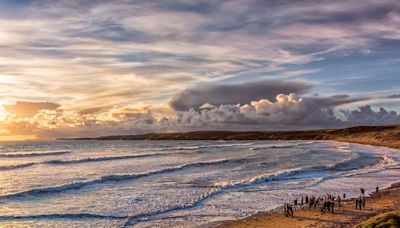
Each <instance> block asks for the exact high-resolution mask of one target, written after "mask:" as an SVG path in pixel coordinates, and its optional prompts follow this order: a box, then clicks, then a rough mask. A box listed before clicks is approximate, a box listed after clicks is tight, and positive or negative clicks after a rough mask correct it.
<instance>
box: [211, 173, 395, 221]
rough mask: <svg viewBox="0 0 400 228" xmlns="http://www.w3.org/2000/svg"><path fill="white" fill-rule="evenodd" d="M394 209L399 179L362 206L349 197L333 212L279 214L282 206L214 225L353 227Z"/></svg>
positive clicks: (368, 199) (302, 210)
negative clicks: (289, 215) (267, 211)
mask: <svg viewBox="0 0 400 228" xmlns="http://www.w3.org/2000/svg"><path fill="white" fill-rule="evenodd" d="M399 178H400V177H399ZM397 209H400V183H398V184H394V185H392V187H390V188H388V189H385V190H380V191H379V193H377V194H376V193H374V194H372V195H371V196H368V197H366V207H365V208H363V209H362V210H356V209H355V199H350V200H346V201H344V202H343V204H342V208H337V206H335V213H334V214H332V213H329V212H327V213H321V211H320V210H318V209H316V210H311V211H309V210H308V209H301V210H296V211H295V212H294V217H293V218H291V217H289V218H288V217H284V216H283V213H282V212H281V211H282V209H278V210H277V211H276V212H269V213H259V214H257V215H254V216H251V217H248V218H244V219H241V220H237V221H228V222H226V223H223V224H220V225H217V226H216V227H218V228H244V227H249V228H251V227H273V228H280V227H282V228H291V227H353V226H354V225H357V224H359V223H360V222H362V221H364V220H366V219H368V218H370V217H372V216H375V215H378V214H380V213H384V212H388V211H392V210H397Z"/></svg>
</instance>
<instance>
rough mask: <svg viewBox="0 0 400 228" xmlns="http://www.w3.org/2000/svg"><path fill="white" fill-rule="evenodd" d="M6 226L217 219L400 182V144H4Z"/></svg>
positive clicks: (0, 191) (1, 201) (1, 202)
mask: <svg viewBox="0 0 400 228" xmlns="http://www.w3.org/2000/svg"><path fill="white" fill-rule="evenodd" d="M0 161H1V162H0V226H5V227H7V226H10V227H14V226H27V227H132V226H134V227H208V226H212V225H215V224H217V223H218V222H221V221H226V220H233V219H239V218H243V217H247V216H250V215H252V214H255V213H257V212H260V211H268V210H272V209H274V208H277V207H280V206H282V205H283V203H284V202H288V201H290V202H292V201H293V200H294V199H295V198H296V197H301V196H304V195H306V194H307V195H322V194H325V193H331V194H340V195H342V194H343V193H346V194H347V195H348V196H349V197H355V196H358V194H359V189H360V187H363V188H365V189H366V190H367V192H372V191H373V190H374V189H375V187H376V186H379V187H380V188H384V187H389V186H390V184H391V183H394V182H396V181H399V177H400V166H399V162H400V153H399V151H397V150H393V149H388V148H383V147H372V146H364V145H358V144H349V143H340V142H333V141H94V140H92V141H72V140H71V141H24V142H1V143H0Z"/></svg>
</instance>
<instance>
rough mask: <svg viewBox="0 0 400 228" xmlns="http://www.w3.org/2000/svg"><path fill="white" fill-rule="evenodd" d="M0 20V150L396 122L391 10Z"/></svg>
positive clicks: (21, 6)
mask: <svg viewBox="0 0 400 228" xmlns="http://www.w3.org/2000/svg"><path fill="white" fill-rule="evenodd" d="M0 9H1V10H0V28H1V29H0V46H1V49H0V50H1V55H0V85H1V87H0V88H1V90H0V139H3V140H7V139H30V138H55V137H79V136H100V135H112V134H138V133H146V132H173V131H192V130H205V129H209V130H286V129H311V128H332V127H347V126H354V125H381V124H399V123H400V116H399V115H398V113H399V112H400V103H399V102H400V1H398V0H363V1H359V0H346V1H343V0H337V1H323V0H315V1H312V0H303V1H298V0H279V1H276V0H259V1H256V0H254V1H253V0H246V1H244V0H243V1H242V0H238V1H217V0H215V1H197V0H193V1H189V0H188V1H183V0H180V1H161V0H160V1H128V0H119V1H101V0H87V1H84V0H65V1H50V0H49V1H44V0H43V1H41V0H18V1H17V0H9V1H2V0H0Z"/></svg>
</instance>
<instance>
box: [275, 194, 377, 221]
mask: <svg viewBox="0 0 400 228" xmlns="http://www.w3.org/2000/svg"><path fill="white" fill-rule="evenodd" d="M378 191H379V187H376V193H378ZM344 199H346V193H343V194H342V196H340V195H337V196H335V195H333V194H329V193H328V194H325V195H322V196H308V195H306V196H301V198H300V201H299V200H298V198H296V199H295V200H294V201H293V204H290V203H284V205H283V214H284V216H286V217H293V214H294V211H295V210H298V209H308V210H313V209H314V210H315V209H319V210H320V211H321V213H325V212H330V213H334V208H335V206H337V207H338V208H340V207H341V206H342V205H341V203H342V200H344ZM355 202H356V209H358V210H362V209H363V208H365V203H366V202H365V189H364V188H360V196H359V197H358V198H357V199H356V201H355Z"/></svg>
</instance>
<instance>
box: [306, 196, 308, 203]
mask: <svg viewBox="0 0 400 228" xmlns="http://www.w3.org/2000/svg"><path fill="white" fill-rule="evenodd" d="M306 205H308V196H306Z"/></svg>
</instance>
